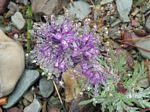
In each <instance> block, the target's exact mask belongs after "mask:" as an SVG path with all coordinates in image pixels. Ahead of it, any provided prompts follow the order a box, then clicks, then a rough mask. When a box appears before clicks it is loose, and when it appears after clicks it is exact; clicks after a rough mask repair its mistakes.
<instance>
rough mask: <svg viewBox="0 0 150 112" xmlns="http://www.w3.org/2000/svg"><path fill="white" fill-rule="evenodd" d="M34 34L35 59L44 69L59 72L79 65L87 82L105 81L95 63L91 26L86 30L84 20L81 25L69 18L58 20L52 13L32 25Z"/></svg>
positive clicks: (94, 41) (95, 47) (96, 47)
mask: <svg viewBox="0 0 150 112" xmlns="http://www.w3.org/2000/svg"><path fill="white" fill-rule="evenodd" d="M34 35H35V37H36V38H37V44H36V46H35V49H34V50H33V52H34V53H35V57H36V58H35V59H36V62H37V64H39V65H40V66H41V67H42V68H44V69H46V70H48V72H50V73H53V74H61V73H63V72H65V71H66V70H68V69H69V68H74V67H75V66H76V65H80V68H81V70H80V71H81V72H82V74H83V75H84V76H85V77H87V79H88V80H89V82H90V83H91V84H99V83H102V82H103V81H104V80H105V79H104V75H103V73H102V72H101V70H100V69H98V63H97V62H96V57H97V56H98V55H99V50H98V41H97V38H96V33H95V29H94V28H93V29H90V27H89V21H88V19H87V20H85V22H84V25H83V26H81V25H80V24H79V23H78V24H77V23H74V22H72V21H71V19H70V18H69V17H65V18H64V20H63V22H62V23H59V22H58V21H57V19H56V18H55V17H54V16H53V17H52V18H51V22H50V23H49V22H47V23H45V24H43V23H41V24H38V25H35V26H34Z"/></svg>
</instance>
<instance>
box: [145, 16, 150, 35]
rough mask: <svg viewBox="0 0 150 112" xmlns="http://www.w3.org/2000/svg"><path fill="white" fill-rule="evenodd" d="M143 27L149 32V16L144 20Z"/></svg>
mask: <svg viewBox="0 0 150 112" xmlns="http://www.w3.org/2000/svg"><path fill="white" fill-rule="evenodd" d="M145 27H146V29H147V31H148V32H150V16H149V17H148V18H147V20H146V23H145Z"/></svg>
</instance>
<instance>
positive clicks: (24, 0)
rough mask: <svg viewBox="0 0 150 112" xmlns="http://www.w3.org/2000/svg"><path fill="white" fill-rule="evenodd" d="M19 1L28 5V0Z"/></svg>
mask: <svg viewBox="0 0 150 112" xmlns="http://www.w3.org/2000/svg"><path fill="white" fill-rule="evenodd" d="M20 3H23V4H24V5H28V0H20Z"/></svg>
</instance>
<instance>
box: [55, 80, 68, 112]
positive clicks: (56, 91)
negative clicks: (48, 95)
mask: <svg viewBox="0 0 150 112" xmlns="http://www.w3.org/2000/svg"><path fill="white" fill-rule="evenodd" d="M52 81H53V84H54V87H55V90H56V92H57V95H58V97H59V100H60V103H61V104H62V106H63V110H64V112H66V109H65V107H64V104H63V101H62V99H61V96H60V94H59V91H58V88H57V85H56V83H55V81H54V80H52Z"/></svg>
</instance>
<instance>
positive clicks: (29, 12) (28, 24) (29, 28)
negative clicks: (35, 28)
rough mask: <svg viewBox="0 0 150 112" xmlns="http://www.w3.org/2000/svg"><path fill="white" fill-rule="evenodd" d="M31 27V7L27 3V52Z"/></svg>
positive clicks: (28, 50)
mask: <svg viewBox="0 0 150 112" xmlns="http://www.w3.org/2000/svg"><path fill="white" fill-rule="evenodd" d="M31 29H32V7H31V5H28V19H27V52H28V53H29V52H30V50H31V46H30V44H31V33H30V30H31Z"/></svg>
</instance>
